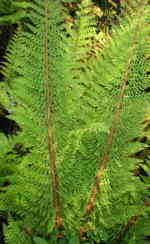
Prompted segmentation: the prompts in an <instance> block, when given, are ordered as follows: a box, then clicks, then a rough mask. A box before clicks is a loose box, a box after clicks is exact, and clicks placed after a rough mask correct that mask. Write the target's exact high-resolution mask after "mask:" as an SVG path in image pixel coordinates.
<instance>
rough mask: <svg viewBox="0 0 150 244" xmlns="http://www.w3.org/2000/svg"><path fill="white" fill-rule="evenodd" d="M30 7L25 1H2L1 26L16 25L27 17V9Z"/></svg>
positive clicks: (0, 7)
mask: <svg viewBox="0 0 150 244" xmlns="http://www.w3.org/2000/svg"><path fill="white" fill-rule="evenodd" d="M29 7H30V4H29V3H28V1H25V0H1V1H0V25H2V24H15V23H18V21H20V20H21V19H24V18H25V17H27V12H26V9H28V8H29Z"/></svg>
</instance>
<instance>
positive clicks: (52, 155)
mask: <svg viewBox="0 0 150 244" xmlns="http://www.w3.org/2000/svg"><path fill="white" fill-rule="evenodd" d="M44 5H45V40H44V80H45V89H46V100H47V125H48V150H49V159H50V169H51V179H52V197H53V207H54V209H55V214H56V215H55V226H56V227H57V228H59V227H60V226H61V225H62V218H61V207H60V196H59V185H58V177H57V172H56V150H55V139H54V132H53V123H52V92H51V89H50V87H49V61H48V59H49V57H48V52H49V51H48V33H49V24H48V22H49V17H48V15H49V12H48V5H49V1H48V0H45V2H44Z"/></svg>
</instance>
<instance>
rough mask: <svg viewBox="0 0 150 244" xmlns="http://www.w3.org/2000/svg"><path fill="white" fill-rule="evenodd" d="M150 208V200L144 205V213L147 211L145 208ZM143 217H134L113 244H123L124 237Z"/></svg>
mask: <svg viewBox="0 0 150 244" xmlns="http://www.w3.org/2000/svg"><path fill="white" fill-rule="evenodd" d="M149 206H150V199H149V200H147V201H146V202H145V203H144V210H143V208H142V212H144V211H145V208H146V207H149ZM141 216H142V214H141V215H138V216H132V217H131V218H130V219H129V221H128V223H127V224H126V225H125V226H124V228H123V230H122V231H120V232H119V233H118V234H117V236H116V237H115V238H114V239H113V241H112V244H118V243H121V242H122V240H123V239H124V237H125V236H126V234H127V233H128V232H129V230H130V229H131V227H132V226H133V225H135V224H137V222H138V220H139V219H140V217H141Z"/></svg>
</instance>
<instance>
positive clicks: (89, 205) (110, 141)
mask: <svg viewBox="0 0 150 244" xmlns="http://www.w3.org/2000/svg"><path fill="white" fill-rule="evenodd" d="M145 3H146V1H142V2H141V6H139V12H138V16H139V18H138V22H137V24H136V27H135V29H134V33H133V39H132V42H131V48H130V50H129V58H128V61H127V64H126V67H125V70H126V72H125V73H124V76H123V79H122V82H121V88H120V92H119V96H118V103H117V104H116V106H115V109H114V111H115V112H114V119H113V121H112V127H111V128H110V133H109V135H108V138H107V144H106V147H105V149H104V155H103V157H102V159H101V161H100V162H99V164H98V165H99V167H98V168H99V170H98V173H97V175H96V176H95V180H94V186H93V188H92V190H91V193H90V197H89V200H88V202H87V205H86V207H85V217H86V218H88V217H89V215H90V213H91V211H92V210H93V209H94V203H95V201H96V198H97V194H98V192H99V191H100V186H101V183H102V178H103V175H104V173H105V170H106V168H107V166H108V163H109V155H110V153H111V150H112V146H113V140H114V137H115V135H116V132H117V129H118V125H119V122H120V115H121V112H122V105H123V100H124V95H125V90H126V87H127V84H128V75H129V73H130V67H131V61H132V58H133V55H134V49H135V47H136V40H137V37H138V36H137V35H138V31H139V30H140V26H141V19H140V16H143V9H144V6H145ZM84 232H86V230H85V228H81V229H80V234H81V236H82V235H83V233H84Z"/></svg>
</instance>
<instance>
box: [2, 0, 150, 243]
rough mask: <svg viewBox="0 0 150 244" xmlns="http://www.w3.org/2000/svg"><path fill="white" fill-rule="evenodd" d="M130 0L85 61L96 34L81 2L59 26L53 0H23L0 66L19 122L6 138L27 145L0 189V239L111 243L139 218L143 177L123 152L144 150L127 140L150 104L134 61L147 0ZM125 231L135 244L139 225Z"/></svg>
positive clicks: (124, 239)
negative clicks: (24, 19)
mask: <svg viewBox="0 0 150 244" xmlns="http://www.w3.org/2000/svg"><path fill="white" fill-rule="evenodd" d="M134 2H135V6H134V8H135V9H134V10H132V14H131V12H130V16H126V18H124V19H123V20H122V21H121V20H120V25H119V26H118V27H116V29H114V31H113V33H112V37H111V39H110V40H108V42H107V45H106V47H105V49H104V50H103V52H102V53H98V54H97V55H96V58H95V59H89V60H88V58H87V57H88V55H87V53H88V51H89V50H88V48H89V46H90V45H91V43H92V41H93V39H94V38H96V31H95V25H96V22H95V18H94V15H93V13H92V11H91V1H90V0H83V1H82V2H81V4H80V5H79V15H78V16H79V18H78V21H77V25H76V28H75V29H70V30H68V33H66V32H65V26H64V24H63V22H64V18H63V13H62V12H61V8H60V6H59V1H48V0H44V1H43V0H34V1H33V2H32V3H30V14H29V18H30V21H28V23H26V25H25V28H24V29H23V30H22V29H21V30H20V29H18V32H17V34H16V36H15V37H14V39H13V40H12V42H11V43H10V45H9V48H8V52H7V55H6V57H5V59H6V62H4V64H3V67H2V70H3V74H4V75H5V81H6V83H7V84H6V86H7V87H6V88H5V89H6V90H7V94H11V101H14V102H15V106H11V115H10V116H9V117H10V118H11V119H14V120H15V121H16V122H17V123H18V124H19V125H20V126H21V128H22V131H21V132H19V134H18V135H17V136H16V137H15V138H13V139H12V140H13V143H14V144H18V143H20V142H21V143H22V144H23V145H24V148H29V149H30V152H29V153H27V154H26V155H24V157H22V160H21V163H19V164H16V168H17V169H16V172H15V175H14V174H13V182H12V184H11V185H10V186H9V187H7V191H6V192H5V193H4V194H0V198H1V204H0V206H1V207H0V209H1V210H2V211H5V212H6V213H8V216H9V224H8V226H5V236H6V243H8V244H13V243H17V244H19V243H20V244H25V243H26V244H30V243H31V244H32V243H42V242H43V243H58V241H60V243H63V242H66V243H76V244H77V243H80V242H81V243H82V242H83V243H84V242H85V243H86V239H88V241H89V242H90V243H93V242H94V241H95V242H96V243H100V242H101V241H103V242H104V241H105V242H106V243H109V244H111V243H114V242H115V240H117V238H116V236H117V235H118V236H119V232H120V231H122V229H123V228H124V225H125V224H126V223H127V222H128V221H129V220H130V219H131V218H132V217H133V216H138V215H139V213H140V215H141V216H142V218H141V220H140V221H142V220H143V221H145V219H148V217H147V216H148V214H149V212H148V211H149V210H147V209H148V208H145V209H146V210H145V209H144V210H145V211H144V210H142V212H141V208H143V206H144V203H145V201H146V200H147V196H148V189H147V184H146V183H143V182H141V181H140V180H139V179H138V178H137V177H135V176H134V174H133V170H134V169H135V168H136V167H138V166H139V165H140V163H141V161H140V159H138V158H135V157H132V154H134V153H136V152H137V151H139V150H142V149H143V144H141V143H140V142H139V141H136V142H134V143H133V142H132V140H133V139H134V138H136V137H138V136H140V135H143V133H144V132H143V129H144V128H143V127H144V126H143V124H142V122H143V121H144V119H145V117H146V114H147V112H148V110H149V106H150V104H149V102H150V99H149V94H148V93H146V92H145V89H146V88H147V86H148V83H147V80H146V77H145V76H144V75H143V74H144V73H145V71H144V70H145V65H146V64H143V66H140V67H138V65H137V60H138V58H140V60H141V57H140V55H139V53H140V50H141V48H142V50H143V52H144V53H145V51H144V50H145V48H146V45H145V37H146V36H147V34H148V30H147V25H146V24H145V18H146V17H147V11H146V3H147V2H146V1H142V2H141V1H134ZM135 13H136V14H135ZM29 22H30V23H29ZM67 34H68V35H67ZM85 60H86V62H84V61H85ZM137 67H138V68H137ZM140 72H141V73H142V75H143V76H140V77H141V78H140V79H139V73H140ZM137 77H138V78H137ZM9 100H10V96H8V100H7V102H8V103H9ZM10 143H12V141H10ZM147 212H148V214H147ZM140 221H139V223H138V228H141V222H140ZM146 221H147V220H146ZM145 223H146V222H145ZM135 228H136V226H135ZM146 228H147V226H146ZM121 233H122V232H121ZM123 233H125V232H123ZM133 233H137V230H136V231H134V230H131V233H130V232H127V233H125V234H126V235H125V236H124V235H121V239H120V240H121V242H120V243H122V244H125V243H132V244H134V243H135V244H136V243H138V242H137V241H139V240H140V241H141V242H139V243H140V244H141V243H142V241H143V243H144V235H145V234H146V235H147V233H148V232H147V231H146V232H142V231H141V233H140V234H139V236H140V237H135V234H133ZM148 235H149V233H148ZM59 239H60V240H59ZM40 241H41V242H40ZM69 241H70V242H69ZM71 241H72V242H71ZM145 243H146V242H145Z"/></svg>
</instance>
